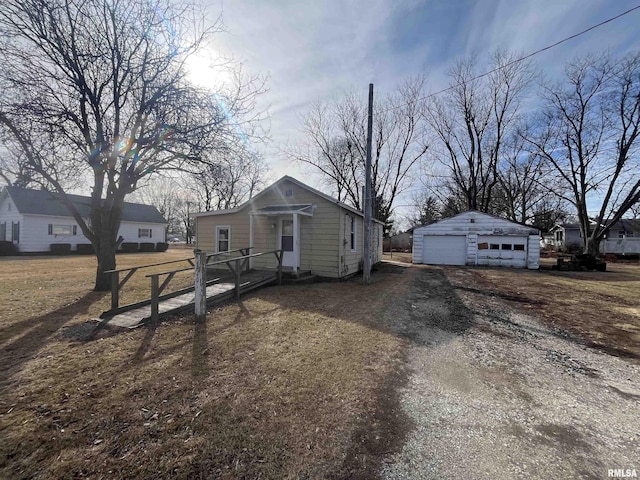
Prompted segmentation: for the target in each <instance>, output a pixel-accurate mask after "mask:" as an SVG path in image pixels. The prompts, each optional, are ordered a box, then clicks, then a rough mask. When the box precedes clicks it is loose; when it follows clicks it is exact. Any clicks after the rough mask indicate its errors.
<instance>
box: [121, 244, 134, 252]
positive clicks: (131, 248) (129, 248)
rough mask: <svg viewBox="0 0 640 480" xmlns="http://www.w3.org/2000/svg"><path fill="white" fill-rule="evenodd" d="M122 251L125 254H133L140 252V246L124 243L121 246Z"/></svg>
mask: <svg viewBox="0 0 640 480" xmlns="http://www.w3.org/2000/svg"><path fill="white" fill-rule="evenodd" d="M120 250H121V251H123V252H127V253H131V252H137V251H138V244H137V243H134V242H123V243H122V244H121V245H120Z"/></svg>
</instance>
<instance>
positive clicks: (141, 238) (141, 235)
mask: <svg viewBox="0 0 640 480" xmlns="http://www.w3.org/2000/svg"><path fill="white" fill-rule="evenodd" d="M69 198H70V200H71V201H72V202H73V204H74V205H75V206H76V208H77V209H78V211H79V212H80V215H81V216H82V217H83V218H88V217H89V211H90V205H91V198H89V197H84V196H80V195H69ZM166 226H167V222H166V220H165V219H164V218H163V217H162V215H161V214H160V212H158V210H157V209H156V208H155V207H152V206H150V205H142V204H139V203H129V202H125V204H124V209H123V213H122V223H121V225H120V230H119V231H118V234H119V235H120V236H122V237H123V238H124V242H127V243H156V244H157V243H164V242H165V229H166ZM0 241H9V242H12V243H13V244H14V245H15V246H16V247H17V249H18V250H19V251H20V252H21V253H32V252H33V253H35V252H49V251H51V249H52V248H51V245H55V244H70V245H71V248H72V249H73V250H77V249H78V245H81V246H82V245H88V244H90V242H89V240H88V239H87V238H86V237H85V236H84V235H83V233H82V230H81V229H80V227H79V226H78V224H77V222H76V221H75V219H74V218H73V217H72V216H71V214H70V213H69V210H68V209H67V207H66V206H65V205H64V204H63V203H62V202H61V201H60V200H59V199H58V198H56V197H54V196H53V195H52V194H51V193H49V192H47V191H45V190H32V189H28V188H20V187H4V188H3V189H2V191H1V192H0Z"/></svg>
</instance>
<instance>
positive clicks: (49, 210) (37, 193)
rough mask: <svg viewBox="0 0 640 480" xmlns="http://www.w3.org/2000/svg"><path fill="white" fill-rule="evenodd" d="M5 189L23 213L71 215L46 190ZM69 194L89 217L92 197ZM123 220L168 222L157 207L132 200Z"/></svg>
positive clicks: (128, 203)
mask: <svg viewBox="0 0 640 480" xmlns="http://www.w3.org/2000/svg"><path fill="white" fill-rule="evenodd" d="M5 189H6V192H8V194H9V196H10V197H11V199H12V200H13V203H14V204H15V206H16V210H17V211H18V212H20V213H21V214H22V215H46V216H54V217H70V216H71V214H70V213H69V210H68V209H67V207H66V206H65V204H64V203H62V201H60V200H59V199H58V198H56V197H54V196H53V195H52V194H51V193H50V192H47V191H46V190H33V189H29V188H20V187H5ZM67 196H68V197H69V199H70V200H71V202H72V203H73V204H74V205H75V207H76V208H77V209H78V212H79V213H80V216H81V217H82V218H88V217H89V213H90V210H91V198H90V197H85V196H82V195H67ZM122 221H125V222H141V223H167V221H166V220H165V219H164V217H163V216H162V215H161V214H160V212H159V211H158V209H157V208H156V207H154V206H151V205H143V204H141V203H131V202H124V207H123V210H122Z"/></svg>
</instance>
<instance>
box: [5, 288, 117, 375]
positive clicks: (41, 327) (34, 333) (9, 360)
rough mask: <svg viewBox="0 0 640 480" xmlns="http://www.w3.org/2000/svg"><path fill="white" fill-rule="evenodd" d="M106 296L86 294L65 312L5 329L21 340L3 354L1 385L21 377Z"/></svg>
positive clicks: (101, 293) (14, 342) (39, 317)
mask: <svg viewBox="0 0 640 480" xmlns="http://www.w3.org/2000/svg"><path fill="white" fill-rule="evenodd" d="M106 294H107V292H93V291H91V292H87V293H86V294H85V295H83V296H82V297H80V298H79V299H77V300H76V301H75V302H73V303H71V304H69V305H65V306H64V307H62V308H59V309H57V310H54V311H52V312H47V313H45V314H42V315H39V316H37V317H33V318H30V319H28V320H24V321H22V322H20V323H19V324H16V326H15V327H16V328H9V329H5V330H4V331H3V332H2V334H3V335H6V334H9V335H11V336H16V337H17V336H18V335H20V334H22V336H19V337H18V338H16V339H15V340H13V341H11V342H9V343H8V344H7V345H6V346H5V347H4V348H3V349H2V350H1V351H0V365H2V366H3V367H4V368H3V370H1V371H0V384H1V383H4V382H5V381H7V380H8V379H9V378H11V377H12V376H13V375H15V374H16V373H18V372H19V371H20V369H21V368H22V366H23V364H24V363H26V362H27V361H29V360H30V359H31V358H33V356H34V355H35V354H36V353H37V352H38V351H39V350H40V349H41V348H42V347H43V346H44V345H45V343H46V342H47V341H48V340H49V339H50V338H51V337H52V336H53V335H54V334H55V333H56V332H58V330H59V329H60V328H62V327H63V326H64V325H65V324H66V323H67V322H69V320H71V319H72V318H73V317H74V316H76V315H80V314H83V313H86V312H88V311H89V308H90V307H91V306H92V305H93V304H94V303H96V302H98V301H100V300H101V299H102V298H103V297H104V296H105V295H106Z"/></svg>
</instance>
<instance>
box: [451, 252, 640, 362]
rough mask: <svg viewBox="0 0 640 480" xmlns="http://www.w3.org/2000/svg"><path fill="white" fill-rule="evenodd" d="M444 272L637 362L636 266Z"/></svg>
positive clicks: (639, 284) (639, 273) (639, 276)
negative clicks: (605, 269)
mask: <svg viewBox="0 0 640 480" xmlns="http://www.w3.org/2000/svg"><path fill="white" fill-rule="evenodd" d="M447 274H448V275H449V276H451V277H452V279H453V280H454V282H455V283H456V284H457V285H462V286H466V287H467V288H468V287H473V288H475V289H477V290H480V291H483V292H485V293H486V294H488V295H492V296H496V297H500V298H502V299H504V300H507V301H509V302H512V303H513V305H514V306H516V307H517V308H524V309H526V310H529V311H531V312H532V314H534V315H538V316H541V317H542V318H543V319H544V320H545V321H546V322H547V323H548V324H550V325H552V326H554V327H556V328H559V329H562V330H566V331H568V332H571V333H573V334H576V335H577V336H579V337H580V338H582V339H583V341H585V343H586V344H588V345H590V346H593V347H596V348H599V349H601V350H604V351H606V352H608V353H611V354H614V355H617V356H622V357H627V358H631V359H635V360H636V361H638V360H640V315H638V308H637V306H638V292H640V265H637V264H636V265H634V264H621V263H614V264H611V263H610V264H608V265H607V272H559V271H553V270H549V269H542V270H519V269H508V268H502V269H500V268H477V269H450V270H447Z"/></svg>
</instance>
